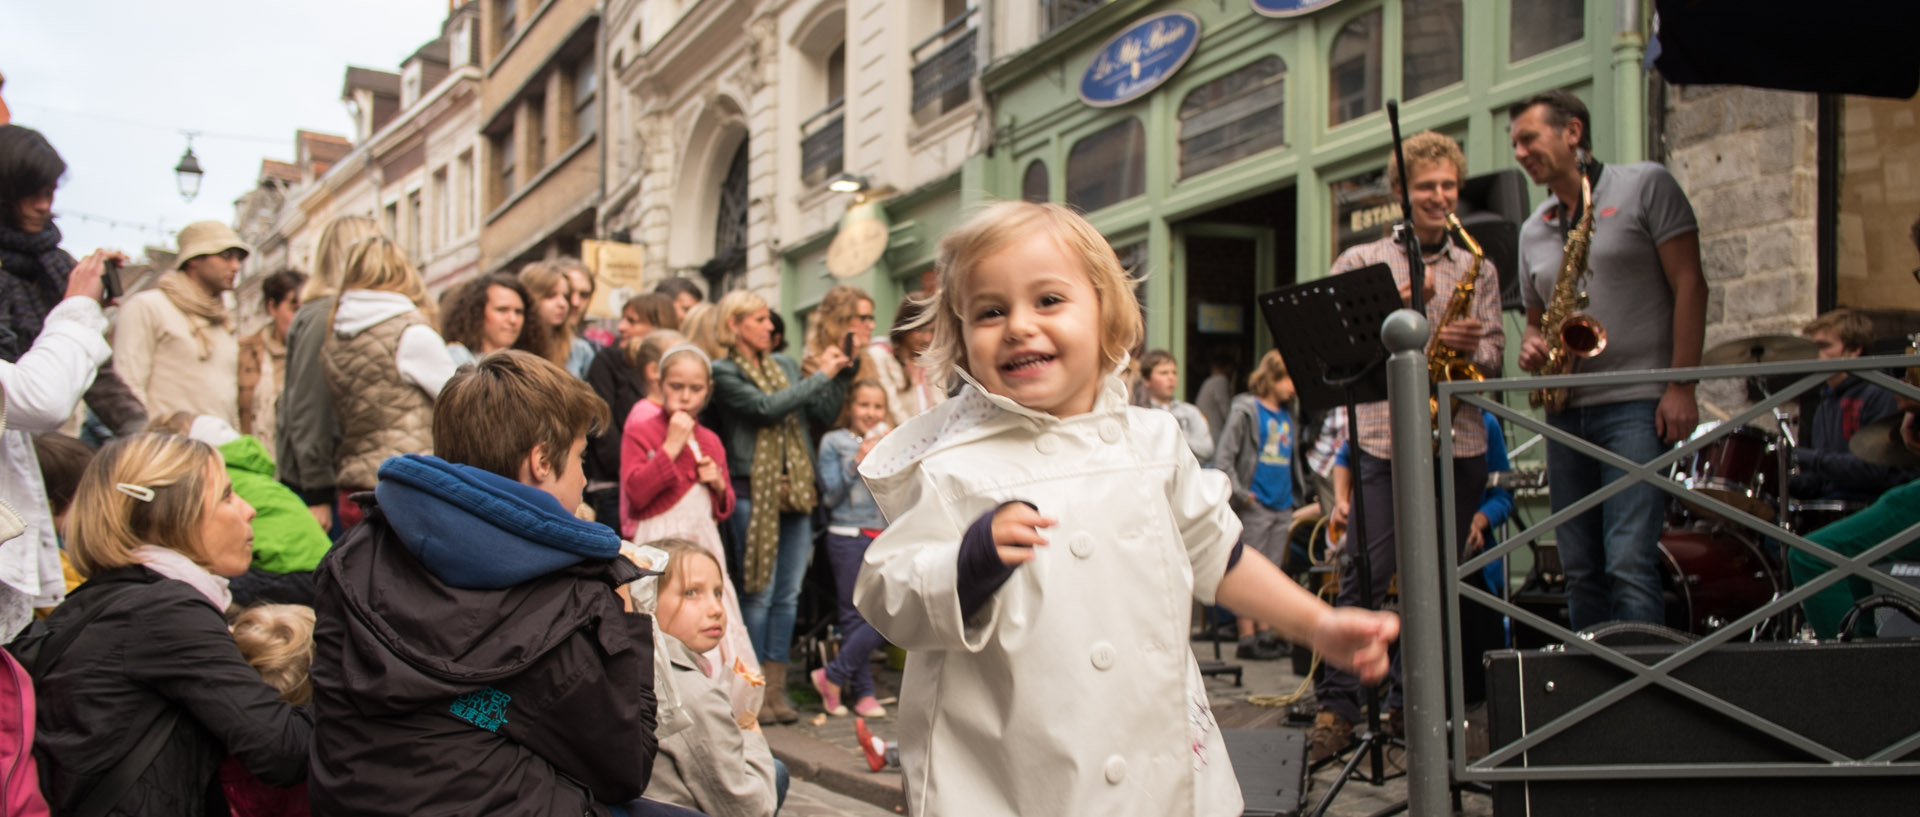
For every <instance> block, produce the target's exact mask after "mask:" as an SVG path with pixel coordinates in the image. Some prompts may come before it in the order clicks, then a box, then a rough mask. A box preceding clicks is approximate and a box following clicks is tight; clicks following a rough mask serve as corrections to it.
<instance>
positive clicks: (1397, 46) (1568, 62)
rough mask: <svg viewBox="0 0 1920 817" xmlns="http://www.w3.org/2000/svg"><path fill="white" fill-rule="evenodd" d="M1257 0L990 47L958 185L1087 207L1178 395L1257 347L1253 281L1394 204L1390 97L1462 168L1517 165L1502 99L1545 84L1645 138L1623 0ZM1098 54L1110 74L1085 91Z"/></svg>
mask: <svg viewBox="0 0 1920 817" xmlns="http://www.w3.org/2000/svg"><path fill="white" fill-rule="evenodd" d="M1258 2H1259V4H1261V5H1266V6H1268V7H1269V8H1267V9H1266V12H1268V13H1263V12H1262V10H1260V9H1256V8H1255V4H1254V3H1250V2H1248V0H1227V2H1224V3H1214V2H1202V1H1201V0H1119V2H1113V3H1108V4H1105V5H1101V6H1097V7H1095V8H1093V9H1092V10H1090V11H1087V12H1085V13H1084V14H1083V15H1082V16H1080V17H1079V18H1077V19H1075V20H1073V21H1072V22H1070V23H1068V24H1066V25H1063V26H1059V27H1058V28H1056V29H1055V30H1054V31H1052V32H1051V33H1049V34H1048V35H1047V36H1045V37H1044V38H1043V39H1041V40H1039V41H1038V42H1037V43H1036V44H1035V45H1033V46H1032V47H1030V48H1027V49H1025V50H1023V51H1021V52H1019V53H1016V54H1013V55H1011V56H1009V57H1007V58H1005V59H1002V60H999V61H997V62H996V63H994V64H993V65H992V66H990V67H989V68H988V69H987V70H986V71H985V72H984V73H983V75H982V85H983V88H984V90H985V92H986V94H987V96H988V98H989V99H991V100H993V112H992V116H993V140H992V145H991V148H990V149H988V150H986V151H984V153H983V155H981V156H979V157H977V161H976V162H975V163H973V164H970V165H968V167H967V168H966V170H967V173H966V178H965V179H964V181H963V184H962V190H963V192H972V191H975V190H977V191H978V197H979V198H982V199H1011V198H1027V199H1030V200H1044V201H1052V202H1059V203H1064V204H1068V205H1071V206H1074V207H1077V208H1079V209H1081V210H1083V211H1085V212H1086V213H1087V214H1088V217H1089V219H1090V220H1091V221H1092V222H1093V223H1094V224H1095V225H1096V226H1097V227H1098V228H1099V229H1100V230H1101V231H1102V232H1103V233H1104V234H1105V235H1106V236H1107V237H1108V239H1109V241H1111V242H1112V244H1113V246H1114V248H1115V249H1116V251H1117V252H1118V253H1119V254H1120V256H1121V259H1122V261H1123V262H1124V263H1127V264H1128V265H1129V266H1130V268H1132V269H1134V270H1136V274H1137V275H1138V276H1140V278H1141V283H1140V292H1141V294H1142V295H1143V306H1144V308H1145V311H1146V325H1147V346H1149V347H1151V348H1165V349H1169V350H1170V351H1172V352H1173V354H1174V355H1175V356H1176V358H1178V359H1179V360H1181V361H1182V362H1183V365H1182V369H1181V373H1182V376H1183V389H1184V391H1185V393H1187V394H1189V395H1191V393H1192V391H1193V390H1195V389H1197V388H1198V384H1199V382H1200V381H1201V380H1202V379H1204V378H1205V377H1206V374H1207V361H1208V359H1209V358H1210V357H1214V356H1217V355H1220V354H1225V355H1227V356H1230V357H1232V358H1233V359H1235V360H1237V361H1238V372H1239V374H1241V375H1244V374H1245V373H1246V371H1247V370H1248V367H1249V364H1251V363H1252V362H1253V361H1254V360H1256V359H1257V355H1259V354H1261V353H1263V352H1264V351H1265V350H1266V349H1269V348H1271V347H1272V339H1271V336H1270V334H1269V333H1268V331H1267V330H1266V329H1265V323H1264V321H1263V320H1262V319H1261V317H1260V316H1259V314H1258V312H1257V309H1256V308H1255V306H1254V297H1253V296H1254V295H1255V294H1256V293H1259V292H1263V291H1266V290H1269V289H1272V288H1274V287H1276V286H1280V285H1284V284H1288V283H1293V282H1297V281H1304V280H1311V279H1313V278H1318V277H1321V276H1323V275H1325V274H1326V270H1327V268H1328V267H1329V266H1330V265H1331V264H1332V262H1333V260H1334V258H1335V257H1336V256H1337V255H1338V253H1339V252H1340V250H1342V249H1344V248H1345V247H1348V246H1351V245H1353V244H1357V243H1362V242H1365V241H1370V240H1373V239H1374V238H1377V237H1379V236H1380V235H1382V234H1383V230H1384V229H1385V228H1386V227H1387V226H1388V225H1390V224H1391V223H1392V222H1393V221H1394V220H1395V219H1397V218H1398V216H1399V212H1398V206H1397V204H1394V203H1393V202H1392V200H1391V196H1390V194H1389V192H1388V187H1387V185H1386V183H1385V180H1384V169H1385V166H1386V162H1387V157H1388V154H1389V153H1390V152H1391V149H1392V136H1391V133H1390V128H1389V127H1388V118H1387V114H1386V110H1385V102H1386V101H1387V100H1389V99H1397V100H1399V101H1400V115H1401V126H1402V129H1403V132H1406V133H1411V132H1414V131H1419V130H1422V129H1429V128H1430V129H1433V130H1437V131H1440V132H1442V133H1446V134H1448V135H1450V136H1453V137H1454V138H1455V139H1456V140H1458V141H1459V142H1460V144H1461V146H1462V147H1463V149H1464V150H1465V154H1466V157H1467V164H1468V168H1467V169H1468V173H1469V174H1470V175H1474V174H1480V173H1486V172H1490V171H1496V170H1504V169H1509V168H1513V167H1514V163H1513V160H1512V155H1511V151H1510V148H1509V146H1508V138H1507V120H1508V117H1507V108H1508V106H1510V105H1512V104H1513V103H1514V102H1517V101H1519V100H1522V99H1525V98H1526V97H1528V96H1531V95H1533V94H1536V93H1539V92H1542V91H1546V90H1551V89H1566V90H1569V91H1572V92H1573V93H1575V94H1577V95H1578V96H1580V97H1581V98H1582V99H1583V100H1585V101H1586V102H1587V104H1588V106H1589V108H1590V109H1591V111H1592V114H1593V119H1594V131H1595V132H1594V148H1595V153H1596V155H1598V156H1599V157H1600V158H1601V159H1603V160H1605V161H1638V160H1641V159H1643V158H1645V157H1646V153H1647V147H1646V146H1647V142H1648V138H1647V133H1648V128H1647V117H1646V115H1645V112H1646V110H1647V108H1646V102H1645V100H1646V91H1645V89H1646V87H1647V79H1646V74H1645V72H1644V71H1643V70H1642V67H1641V63H1642V59H1643V56H1644V49H1643V47H1642V43H1643V42H1644V39H1643V37H1642V35H1641V32H1642V30H1643V25H1644V21H1643V20H1642V19H1641V12H1640V11H1639V10H1638V8H1637V4H1633V3H1626V4H1622V5H1625V6H1633V7H1635V8H1633V9H1630V10H1629V11H1628V13H1627V14H1625V15H1624V18H1623V19H1620V20H1616V19H1615V18H1616V14H1617V13H1618V12H1619V10H1618V9H1616V7H1615V4H1612V3H1604V2H1584V1H1583V0H1474V1H1473V2H1463V1H1462V0H1334V1H1333V2H1326V1H1325V0H1322V2H1312V0H1258ZM1269 13H1286V14H1290V16H1283V17H1275V16H1269ZM1155 20H1169V21H1178V20H1185V21H1191V23H1193V24H1195V25H1197V28H1198V32H1197V37H1195V38H1193V42H1191V43H1182V42H1179V41H1178V40H1179V35H1180V34H1181V33H1182V32H1181V31H1180V28H1181V26H1182V25H1183V24H1182V23H1179V22H1171V23H1168V24H1166V25H1162V26H1160V27H1158V28H1154V27H1153V26H1152V23H1153V22H1154V21H1155ZM1143 25H1145V26H1147V27H1146V28H1142V26H1143ZM1129 40H1131V42H1129ZM1156 48H1178V49H1183V50H1188V51H1189V53H1187V54H1185V55H1179V54H1173V55H1166V54H1156V53H1155V49H1156ZM1175 57H1180V58H1181V59H1178V60H1176V59H1175ZM1129 60H1131V61H1132V62H1133V63H1135V64H1133V65H1130V64H1128V62H1129ZM1103 61H1104V62H1103ZM1136 65H1138V66H1144V68H1138V67H1136ZM1169 65H1171V66H1172V67H1173V70H1170V71H1168V70H1165V68H1166V67H1167V66H1169ZM1116 67H1117V70H1119V71H1121V72H1122V73H1121V74H1120V75H1115V76H1118V77H1119V79H1118V80H1117V85H1118V88H1117V90H1118V91H1119V93H1118V94H1117V95H1116V94H1108V95H1107V96H1104V97H1103V96H1100V95H1099V93H1100V91H1101V89H1100V88H1098V87H1095V93H1094V95H1092V96H1089V95H1088V94H1087V93H1085V92H1084V88H1085V87H1086V86H1088V85H1089V84H1092V85H1094V86H1097V85H1098V82H1097V80H1099V79H1102V78H1103V77H1097V76H1091V75H1097V74H1103V73H1104V74H1109V75H1111V74H1113V72H1114V71H1115V70H1116ZM1156 72H1158V73H1160V74H1162V76H1159V77H1157V79H1158V80H1159V81H1158V84H1157V85H1151V86H1150V87H1146V88H1144V89H1143V88H1142V86H1144V85H1147V82H1142V81H1140V80H1139V79H1138V78H1139V77H1141V76H1146V77H1147V80H1148V81H1151V80H1153V79H1156V77H1155V76H1154V74H1155V73H1156ZM1114 89H1115V82H1114V81H1109V82H1108V85H1107V89H1106V90H1108V91H1112V90H1114ZM1114 96H1118V97H1119V98H1118V99H1115V98H1113V97H1114ZM1528 188H1529V194H1530V198H1531V199H1532V201H1533V202H1537V201H1539V199H1540V197H1541V196H1542V195H1544V193H1543V192H1542V191H1541V190H1540V189H1539V188H1534V187H1532V186H1531V185H1528ZM1520 328H1521V323H1520V318H1519V315H1518V313H1513V312H1510V313H1508V326H1507V331H1508V333H1509V337H1515V338H1517V337H1518V336H1519V330H1520ZM1517 346H1518V344H1517V343H1516V344H1510V350H1511V348H1512V347H1517Z"/></svg>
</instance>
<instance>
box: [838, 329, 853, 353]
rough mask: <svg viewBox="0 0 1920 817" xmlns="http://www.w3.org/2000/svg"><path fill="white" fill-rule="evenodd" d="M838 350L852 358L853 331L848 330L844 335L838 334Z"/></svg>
mask: <svg viewBox="0 0 1920 817" xmlns="http://www.w3.org/2000/svg"><path fill="white" fill-rule="evenodd" d="M840 352H841V353H842V354H844V355H846V356H847V359H848V360H852V359H853V333H852V332H848V333H846V334H845V335H841V336H840Z"/></svg>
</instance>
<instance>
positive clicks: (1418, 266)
mask: <svg viewBox="0 0 1920 817" xmlns="http://www.w3.org/2000/svg"><path fill="white" fill-rule="evenodd" d="M1387 124H1388V125H1389V126H1390V127H1392V128H1393V158H1394V160H1395V164H1397V165H1398V166H1399V169H1400V228H1399V229H1398V230H1396V231H1395V232H1396V233H1397V235H1396V236H1395V237H1396V238H1398V239H1400V245H1401V248H1402V249H1404V250H1405V251H1406V254H1407V284H1408V292H1409V297H1410V298H1411V299H1412V303H1411V304H1408V306H1410V307H1412V308H1413V311H1415V312H1419V313H1421V314H1423V315H1424V314H1426V311H1427V303H1426V302H1427V297H1426V290H1427V262H1426V259H1425V258H1423V257H1422V256H1421V255H1420V237H1419V236H1417V235H1414V234H1413V191H1412V190H1410V189H1409V188H1408V187H1407V154H1406V150H1405V148H1404V147H1402V142H1401V139H1400V102H1399V100H1394V99H1389V100H1387Z"/></svg>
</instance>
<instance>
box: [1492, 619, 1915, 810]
mask: <svg viewBox="0 0 1920 817" xmlns="http://www.w3.org/2000/svg"><path fill="white" fill-rule="evenodd" d="M1618 649H1619V650H1620V652H1622V653H1624V654H1626V655H1628V656H1629V657H1632V658H1633V659H1634V660H1638V661H1641V662H1642V663H1646V664H1653V663H1655V662H1657V661H1659V660H1660V659H1662V658H1665V657H1666V656H1668V655H1671V654H1673V653H1674V652H1676V651H1678V650H1679V649H1681V648H1680V647H1678V646H1634V647H1620V648H1618ZM1486 670H1487V691H1488V696H1487V697H1488V710H1487V717H1488V728H1489V730H1490V737H1491V738H1492V745H1493V748H1494V749H1495V750H1498V749H1499V748H1500V747H1502V746H1505V745H1507V744H1509V743H1512V742H1513V741H1516V740H1518V739H1520V738H1521V737H1522V736H1524V735H1525V734H1526V733H1527V732H1526V730H1527V728H1528V727H1531V728H1533V729H1538V728H1540V727H1542V726H1544V725H1546V724H1548V723H1549V722H1551V721H1553V720H1554V719H1555V718H1557V717H1559V716H1560V715H1563V714H1565V713H1567V712H1569V711H1571V710H1573V709H1574V708H1575V707H1578V706H1580V705H1581V704H1583V703H1586V702H1587V701H1590V700H1593V699H1594V698H1596V697H1599V696H1600V695H1602V694H1604V693H1605V692H1606V691H1608V690H1610V689H1612V688H1613V687H1614V686H1616V685H1617V684H1619V683H1621V682H1624V681H1626V680H1627V679H1628V678H1629V676H1628V674H1627V673H1626V672H1624V671H1622V670H1621V669H1619V668H1617V667H1614V666H1613V665H1611V664H1608V663H1606V662H1604V661H1601V660H1600V659H1598V658H1596V657H1593V656H1590V655H1587V654H1585V653H1581V652H1578V651H1577V650H1573V649H1568V650H1565V651H1561V650H1558V649H1548V650H1500V651H1495V652H1491V653H1488V654H1487V660H1486ZM1673 675H1674V677H1675V678H1677V679H1679V680H1682V681H1685V682H1687V683H1689V684H1691V685H1693V686H1695V687H1698V688H1700V689H1701V690H1703V691H1705V692H1707V693H1709V694H1712V695H1715V696H1718V697H1720V698H1723V699H1725V700H1727V701H1728V702H1730V703H1732V704H1734V705H1736V706H1739V707H1741V708H1743V709H1746V710H1747V711H1749V712H1752V713H1754V714H1756V715H1759V716H1761V717H1763V718H1766V719H1768V720H1771V721H1773V722H1774V723H1776V724H1779V725H1780V726H1783V727H1785V728H1787V729H1790V730H1793V731H1795V732H1798V733H1800V734H1802V735H1804V736H1806V737H1807V738H1809V739H1812V740H1814V741H1816V742H1819V743H1821V744H1823V745H1825V746H1827V747H1829V748H1831V749H1833V750H1835V751H1838V752H1841V753H1843V754H1845V755H1847V756H1848V757H1850V758H1854V759H1862V758H1865V757H1868V756H1870V755H1872V754H1874V753H1876V752H1879V751H1881V750H1884V749H1885V748H1886V747H1888V746H1890V745H1892V744H1894V743H1895V742H1897V741H1900V740H1902V739H1905V738H1906V737H1908V736H1909V735H1912V734H1913V733H1915V732H1920V706H1915V705H1914V693H1913V690H1914V681H1915V679H1920V642H1910V641H1878V642H1860V643H1852V644H1840V643H1832V644H1786V643H1765V644H1726V645H1721V646H1720V647H1717V648H1715V649H1714V650H1712V651H1710V652H1709V653H1708V654H1706V655H1703V656H1701V657H1699V658H1697V659H1695V660H1693V661H1692V662H1689V663H1688V664H1686V665H1684V666H1682V667H1680V668H1678V669H1676V670H1675V671H1674V673H1673ZM1897 760H1898V761H1904V762H1916V761H1920V749H1915V750H1914V751H1912V752H1909V753H1907V754H1906V755H1905V756H1903V757H1900V758H1897ZM1817 761H1819V758H1816V757H1813V756H1812V755H1809V754H1808V753H1806V752H1803V751H1801V750H1799V749H1797V748H1794V747H1792V746H1789V745H1788V744H1786V743H1783V742H1781V741H1779V740H1777V739H1775V738H1773V737H1770V736H1768V735H1765V734H1762V733H1760V732H1759V731H1757V730H1755V729H1753V728H1752V727H1750V726H1747V725H1745V724H1743V723H1741V722H1738V721H1735V720H1733V719H1732V718H1731V717H1729V716H1727V715H1723V714H1721V713H1720V712H1717V711H1713V710H1708V709H1705V708H1703V707H1701V706H1699V705H1697V704H1694V703H1693V702H1692V701H1689V700H1687V699H1685V698H1682V697H1681V696H1680V695H1678V694H1676V693H1674V692H1672V691H1670V690H1667V689H1664V688H1661V687H1659V686H1657V685H1649V686H1647V687H1643V688H1641V689H1638V690H1635V691H1634V692H1633V693H1632V694H1631V695H1628V696H1627V697H1626V698H1624V699H1622V700H1620V701H1617V702H1615V703H1614V704H1613V705H1612V706H1610V707H1607V708H1606V709H1603V710H1601V711H1600V712H1599V713H1597V714H1595V715H1593V716H1592V717H1589V718H1587V719H1586V720H1583V721H1581V722H1579V723H1577V724H1574V725H1573V726H1572V727H1571V728H1569V729H1567V730H1566V731H1564V732H1561V733H1560V734H1558V735H1555V736H1554V737H1552V738H1549V739H1547V740H1546V741H1544V742H1543V743H1541V744H1540V745H1539V746H1536V747H1534V748H1533V749H1531V750H1529V751H1528V752H1526V753H1525V754H1523V755H1522V756H1521V757H1518V758H1515V759H1514V760H1512V761H1510V762H1509V763H1507V764H1506V765H1505V766H1503V767H1502V768H1539V767H1550V766H1559V765H1586V764H1629V763H1630V764H1678V763H1783V762H1784V763H1808V762H1817ZM1794 813H1799V814H1914V813H1920V777H1910V776H1909V777H1890V776H1879V777H1873V776H1860V775H1854V776H1849V777H1844V778H1842V777H1804V776H1802V777H1786V776H1779V775H1773V776H1764V777H1762V776H1755V777H1746V778H1688V779H1657V780H1650V779H1614V780H1567V781H1561V780H1553V781H1524V782H1510V783H1508V782H1503V783H1496V784H1495V785H1494V814H1495V815H1496V817H1509V815H1511V816H1513V817H1519V816H1520V815H1556V816H1558V815H1576V816H1577V815H1595V817H1598V815H1608V817H1615V816H1616V815H1622V814H1632V815H1634V817H1660V816H1661V815H1675V816H1676V817H1701V815H1705V814H1794Z"/></svg>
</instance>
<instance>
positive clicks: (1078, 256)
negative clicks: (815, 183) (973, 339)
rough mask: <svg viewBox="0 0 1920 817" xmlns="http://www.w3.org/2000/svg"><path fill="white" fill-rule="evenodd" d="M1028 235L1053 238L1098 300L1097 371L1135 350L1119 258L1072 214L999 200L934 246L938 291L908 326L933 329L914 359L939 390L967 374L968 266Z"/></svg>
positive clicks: (1132, 307) (1134, 318) (1128, 282)
mask: <svg viewBox="0 0 1920 817" xmlns="http://www.w3.org/2000/svg"><path fill="white" fill-rule="evenodd" d="M1035 232H1039V233H1043V234H1045V235H1046V236H1048V237H1049V238H1052V239H1053V240H1054V242H1055V243H1057V244H1058V245H1059V246H1060V250H1061V251H1062V252H1064V253H1065V254H1066V255H1067V256H1068V257H1069V258H1072V259H1074V260H1076V261H1079V262H1080V267H1081V269H1083V270H1085V271H1086V273H1087V278H1088V280H1089V281H1090V282H1091V283H1092V285H1093V291H1094V293H1095V295H1097V296H1098V297H1099V299H1100V335H1101V336H1100V371H1101V373H1102V374H1105V373H1107V372H1110V371H1113V369H1114V368H1115V367H1117V366H1119V365H1120V361H1121V360H1123V359H1125V358H1126V356H1127V350H1129V349H1132V348H1133V347H1134V346H1136V345H1138V344H1139V343H1140V339H1141V338H1142V337H1144V336H1145V327H1144V324H1143V322H1142V321H1141V319H1140V301H1139V299H1137V298H1135V297H1134V294H1133V284H1134V282H1133V280H1132V279H1131V278H1130V276H1128V274H1127V271H1126V270H1125V269H1123V268H1122V267H1121V266H1120V258H1119V256H1116V255H1114V252H1113V246H1112V245H1111V244H1108V243H1107V239H1106V237H1104V236H1102V235H1100V231H1099V230H1096V229H1094V228H1093V225H1092V224H1089V223H1087V220H1086V219H1085V218H1082V217H1081V216H1080V214H1079V213H1076V212H1074V211H1073V210H1070V209H1068V208H1066V207H1064V206H1061V205H1058V204H1050V203H1035V202H1027V201H1003V202H1000V203H998V204H994V205H992V206H989V207H988V208H986V209H985V210H982V211H980V213H979V214H978V215H975V216H974V217H973V218H971V219H968V220H967V223H965V224H962V225H960V227H959V228H957V229H955V230H953V231H952V232H950V233H947V234H946V236H945V237H944V238H941V239H940V249H939V253H938V255H937V256H936V257H935V261H934V270H935V272H936V274H937V275H938V276H939V282H940V284H939V287H940V288H939V289H938V290H937V291H935V292H934V294H933V298H932V299H931V301H930V302H929V303H928V306H929V308H928V309H927V310H926V311H925V312H924V313H921V315H920V317H919V318H918V319H916V320H915V321H914V322H913V323H911V324H909V325H908V326H906V327H904V329H906V330H908V331H911V330H913V329H918V328H920V327H921V326H927V325H931V326H932V327H933V341H932V342H931V343H929V344H928V345H927V349H926V351H924V352H921V353H920V365H921V366H923V367H925V369H926V370H927V372H928V374H929V375H930V376H932V377H933V378H935V379H936V381H937V382H938V383H940V385H941V386H943V387H949V386H951V385H953V381H954V380H956V379H957V378H956V377H955V375H954V373H953V372H954V369H955V368H956V367H957V368H960V369H969V366H968V362H967V346H966V337H965V329H966V316H965V315H964V314H963V313H962V311H961V310H962V309H964V308H965V307H966V302H965V300H966V291H965V284H966V282H967V277H968V276H969V275H970V274H972V272H973V270H974V268H975V267H977V266H979V264H980V262H981V261H982V260H984V259H985V258H987V257H988V256H990V255H992V254H994V253H996V252H999V251H1000V250H1002V249H1004V248H1006V247H1007V246H1008V245H1010V244H1012V243H1014V242H1016V241H1019V240H1020V239H1023V238H1026V237H1027V236H1029V235H1032V234H1033V233H1035Z"/></svg>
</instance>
